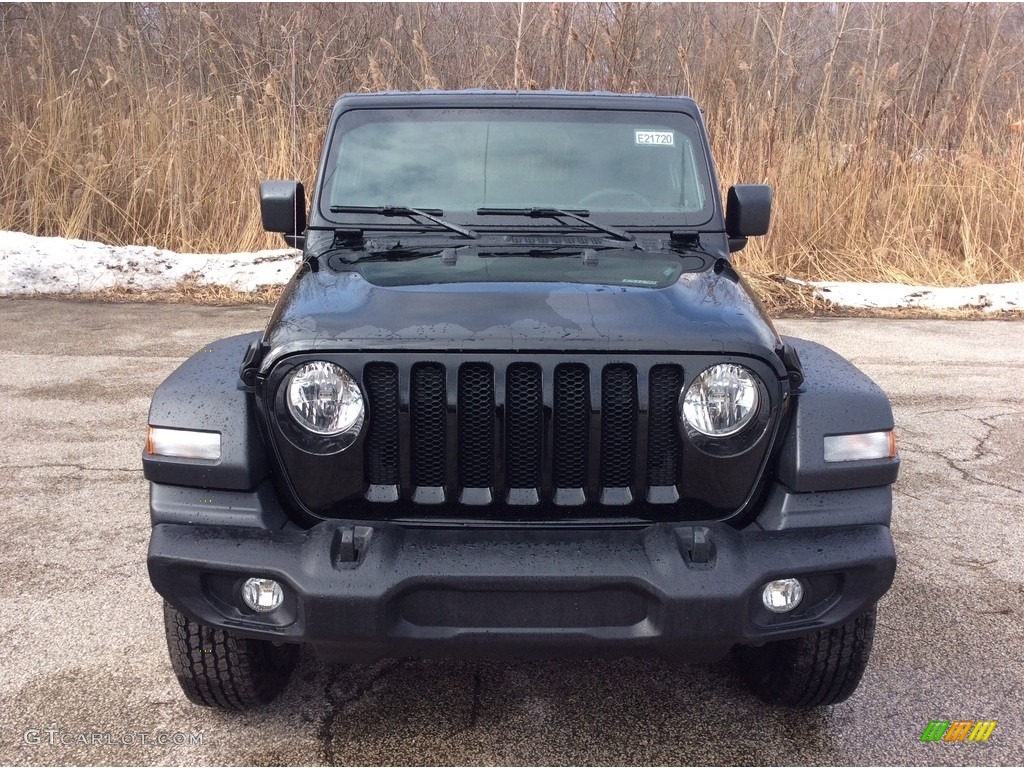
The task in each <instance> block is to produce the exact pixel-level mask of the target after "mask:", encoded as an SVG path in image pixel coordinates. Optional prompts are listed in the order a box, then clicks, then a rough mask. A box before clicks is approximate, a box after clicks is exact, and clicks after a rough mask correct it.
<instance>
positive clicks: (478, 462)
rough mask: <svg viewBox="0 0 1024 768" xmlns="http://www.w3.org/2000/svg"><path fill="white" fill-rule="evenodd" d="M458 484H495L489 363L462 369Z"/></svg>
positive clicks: (474, 485)
mask: <svg viewBox="0 0 1024 768" xmlns="http://www.w3.org/2000/svg"><path fill="white" fill-rule="evenodd" d="M459 485H460V486H462V487H463V488H490V487H491V486H493V485H494V369H493V368H492V367H491V366H490V365H487V364H486V363H467V364H466V365H463V366H462V367H461V368H460V369H459Z"/></svg>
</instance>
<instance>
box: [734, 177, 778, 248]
mask: <svg viewBox="0 0 1024 768" xmlns="http://www.w3.org/2000/svg"><path fill="white" fill-rule="evenodd" d="M771 218H772V188H771V187H769V186H768V185H767V184H735V185H733V186H731V187H729V195H728V199H727V201H726V206H725V232H726V234H727V235H728V237H729V250H730V251H733V252H735V251H738V250H740V249H742V248H743V246H745V245H746V244H747V238H748V237H757V236H758V235H764V234H767V233H768V225H769V224H770V223H771Z"/></svg>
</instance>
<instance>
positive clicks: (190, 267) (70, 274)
mask: <svg viewBox="0 0 1024 768" xmlns="http://www.w3.org/2000/svg"><path fill="white" fill-rule="evenodd" d="M300 259H301V254H300V252H299V251H296V250H293V249H289V248H282V249H280V250H272V251H258V252H256V253H225V254H209V253H175V252H174V251H164V250H161V249H159V248H153V247H150V246H141V245H117V246H115V245H104V244H103V243H95V242H91V241H88V240H68V239H67V238H63V237H36V236H35V235H27V234H24V233H22V232H9V231H2V230H0V296H12V295H25V294H34V293H90V292H92V291H100V290H103V289H105V288H135V289H139V290H147V291H150V290H163V289H169V288H173V287H174V286H176V285H177V284H178V283H180V282H181V281H182V280H183V279H184V278H185V277H187V276H193V277H195V278H196V281H197V282H198V283H199V284H200V285H220V286H226V287H228V288H234V289H235V290H237V291H254V290H256V289H257V288H258V287H259V286H261V285H280V284H283V283H286V282H288V280H289V279H290V278H291V276H292V275H293V274H294V273H295V268H296V267H297V266H298V264H299V261H300Z"/></svg>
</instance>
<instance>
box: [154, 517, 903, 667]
mask: <svg viewBox="0 0 1024 768" xmlns="http://www.w3.org/2000/svg"><path fill="white" fill-rule="evenodd" d="M895 567H896V556H895V552H894V549H893V543H892V538H891V536H890V533H889V529H888V527H886V526H885V525H880V524H868V525H850V526H843V527H833V528H800V527H796V528H791V529H784V530H764V529H763V528H762V527H760V526H758V525H751V526H749V527H747V528H745V529H743V530H735V529H733V528H731V527H730V526H728V525H726V524H724V523H709V524H706V525H698V526H694V525H683V524H671V523H660V524H654V525H649V526H647V527H645V528H632V529H621V528H619V529H597V528H591V529H585V530H576V529H543V528H541V529H527V528H522V529H481V528H476V529H454V528H410V527H403V526H399V525H394V524H388V523H375V524H373V526H372V527H367V526H353V525H352V524H351V523H346V522H344V521H337V520H332V521H325V522H322V523H320V524H319V525H316V526H314V527H313V528H311V529H309V530H268V529H265V528H260V527H240V526H234V525H189V524H184V523H182V524H174V523H159V524H157V525H155V526H154V528H153V535H152V539H151V542H150V549H149V573H150V578H151V579H152V582H153V584H154V586H155V587H156V589H157V591H158V592H159V593H160V594H161V595H163V597H164V598H166V599H167V600H168V601H169V602H170V603H171V604H172V605H174V606H175V607H177V608H178V609H179V610H181V611H182V612H184V613H185V614H186V615H188V616H190V617H191V618H193V619H195V620H197V621H200V622H202V623H204V624H208V625H211V626H216V627H221V628H224V629H228V630H230V631H232V632H235V633H237V634H240V635H245V636H249V637H255V638H263V639H270V640H274V641H277V642H295V643H307V644H310V645H312V646H313V647H315V648H316V650H317V651H318V653H319V654H320V655H321V656H323V657H325V658H330V659H336V660H344V661H348V662H365V661H372V660H375V659H378V658H381V657H385V656H492V657H493V656H498V657H501V656H607V655H612V656H630V655H648V654H656V655H663V656H668V657H672V658H675V659H679V660H683V661H711V660H715V659H717V658H720V657H721V656H723V655H724V654H726V653H727V652H728V651H729V649H730V648H731V647H732V646H733V645H735V644H737V643H763V642H766V641H769V640H777V639H784V638H789V637H796V636H799V635H802V634H806V633H808V632H811V631H814V630H817V629H822V628H827V627H830V626H834V625H837V624H842V623H844V622H846V621H848V620H850V619H851V618H853V617H855V616H857V615H858V614H860V613H861V612H863V611H864V610H866V609H867V608H869V607H870V606H871V605H872V604H873V603H875V602H876V601H877V600H878V599H879V598H880V597H881V596H882V595H883V594H884V593H885V591H886V590H887V589H888V588H889V586H890V585H891V583H892V579H893V574H894V571H895ZM249 576H266V577H269V578H273V579H276V580H278V581H280V582H281V583H282V584H283V585H284V586H285V592H286V599H285V603H284V605H283V606H282V607H281V608H279V609H278V610H277V611H275V612H273V613H270V614H264V615H256V614H253V613H252V612H249V611H247V610H246V609H245V608H244V606H243V605H242V603H241V601H240V599H239V597H238V595H239V588H240V585H241V582H242V581H243V580H244V579H245V578H246V577H249ZM794 576H795V577H800V578H801V579H802V580H803V581H804V585H805V592H806V594H805V597H804V600H803V602H802V603H801V605H800V606H799V607H798V608H797V609H796V610H795V611H793V612H792V613H790V614H784V615H776V614H772V613H770V612H769V611H767V610H766V609H765V608H764V607H763V606H762V605H761V597H760V593H761V587H762V586H763V585H764V584H765V583H766V582H768V581H771V580H772V579H775V578H783V577H794Z"/></svg>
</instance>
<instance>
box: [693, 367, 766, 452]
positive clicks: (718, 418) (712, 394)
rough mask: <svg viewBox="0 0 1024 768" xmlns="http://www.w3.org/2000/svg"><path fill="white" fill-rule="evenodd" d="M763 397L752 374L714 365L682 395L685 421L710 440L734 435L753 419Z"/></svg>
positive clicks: (739, 368)
mask: <svg viewBox="0 0 1024 768" xmlns="http://www.w3.org/2000/svg"><path fill="white" fill-rule="evenodd" d="M760 398H761V396H760V393H759V388H758V383H757V377H756V376H755V375H754V373H753V372H752V371H749V370H747V369H746V368H744V367H743V366H742V365H733V364H732V363H723V364H720V365H713V366H711V367H710V368H708V369H706V370H705V371H703V372H702V373H701V374H700V375H699V376H698V377H697V378H696V379H694V380H693V382H692V383H691V384H690V386H689V387H688V388H687V390H686V393H685V394H684V395H683V403H682V412H683V421H684V422H685V423H686V425H687V426H688V427H689V428H690V429H693V430H694V431H696V432H699V433H700V434H702V435H707V436H708V437H728V436H729V435H735V434H736V433H738V432H741V431H743V430H744V429H745V428H746V427H747V426H749V425H750V423H751V422H752V421H753V420H754V417H755V416H756V415H757V408H758V405H759V404H760Z"/></svg>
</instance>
